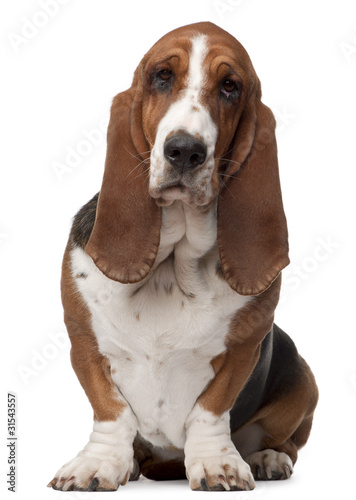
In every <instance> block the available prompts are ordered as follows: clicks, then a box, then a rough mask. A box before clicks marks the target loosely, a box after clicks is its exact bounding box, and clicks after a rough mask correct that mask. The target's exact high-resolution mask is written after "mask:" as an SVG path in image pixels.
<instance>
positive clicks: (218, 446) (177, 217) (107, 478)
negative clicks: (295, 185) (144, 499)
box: [49, 23, 318, 491]
mask: <svg viewBox="0 0 356 500" xmlns="http://www.w3.org/2000/svg"><path fill="white" fill-rule="evenodd" d="M288 263H289V260H288V235H287V225H286V219H285V215H284V211H283V205H282V196H281V190H280V182H279V173H278V163H277V147H276V141H275V120H274V117H273V114H272V112H271V111H270V109H269V108H267V107H266V106H265V105H264V104H262V102H261V86H260V81H259V79H258V77H257V76H256V73H255V70H254V68H253V66H252V64H251V61H250V59H249V56H248V55H247V53H246V51H245V50H244V48H243V47H242V46H241V45H240V43H239V42H237V40H236V39H235V38H234V37H233V36H231V35H230V34H228V33H227V32H225V31H223V30H222V29H221V28H219V27H217V26H215V25H214V24H211V23H198V24H193V25H189V26H185V27H182V28H179V29H176V30H174V31H172V32H170V33H168V34H167V35H165V36H164V37H163V38H161V39H160V40H159V41H158V42H157V43H156V44H155V45H154V46H153V47H152V48H151V50H150V51H149V52H148V53H147V54H146V55H145V56H144V57H143V59H142V61H141V62H140V64H139V66H138V68H137V69H136V71H135V74H134V78H133V83H132V86H131V88H130V89H128V90H126V91H125V92H122V93H120V94H118V95H117V96H116V97H115V98H114V100H113V104H112V108H111V118H110V123H109V127H108V135H107V156H106V163H105V172H104V178H103V182H102V187H101V190H100V193H99V194H97V195H96V196H94V198H93V199H92V200H91V201H89V202H88V203H87V204H86V205H85V206H84V207H83V208H82V209H81V210H80V211H79V212H78V214H77V215H76V216H75V218H74V223H73V226H72V230H71V233H70V237H69V242H68V245H67V248H66V251H65V255H64V260H63V272H62V282H61V286H62V301H63V306H64V317H65V323H66V326H67V329H68V333H69V336H70V340H71V344H72V348H71V361H72V365H73V368H74V370H75V372H76V374H77V376H78V379H79V381H80V383H81V385H82V387H83V389H84V391H85V393H86V395H87V397H88V398H89V401H90V403H91V405H92V407H93V411H94V427H93V432H92V433H91V434H90V439H89V442H88V444H87V445H86V446H85V447H84V449H83V450H82V451H80V452H79V454H78V455H77V456H76V457H75V458H74V459H73V460H71V461H70V462H68V463H67V464H65V465H64V466H63V467H62V468H61V469H60V470H59V471H58V472H57V474H56V475H55V478H54V479H53V480H52V481H51V482H50V483H49V486H51V487H53V488H54V489H57V490H63V491H65V490H86V491H94V490H95V491H104V490H116V489H117V488H118V486H119V485H124V484H125V483H126V482H127V481H128V480H134V479H137V478H138V477H139V476H140V474H142V475H144V476H145V477H147V478H150V479H156V480H165V479H178V478H188V480H189V485H190V487H191V489H193V490H209V491H210V490H252V489H253V488H254V487H255V480H260V479H262V480H270V479H285V478H288V477H290V475H291V474H292V472H293V466H294V464H295V462H296V460H297V452H298V450H299V448H300V447H302V446H303V445H304V444H305V443H306V441H307V439H308V437H309V433H310V429H311V425H312V419H313V412H314V409H315V406H316V404H317V399H318V390H317V386H316V383H315V379H314V376H313V374H312V372H311V370H310V368H309V366H308V365H307V364H306V362H305V361H304V360H303V358H302V357H301V356H300V355H299V354H298V352H297V350H296V347H295V345H294V343H293V342H292V340H291V339H290V338H289V337H288V336H287V334H286V333H284V332H283V331H282V330H281V329H280V328H279V327H278V326H276V325H275V324H274V322H273V321H274V310H275V308H276V306H277V303H278V298H279V290H280V285H281V270H282V269H283V268H284V267H285V266H287V264H288Z"/></svg>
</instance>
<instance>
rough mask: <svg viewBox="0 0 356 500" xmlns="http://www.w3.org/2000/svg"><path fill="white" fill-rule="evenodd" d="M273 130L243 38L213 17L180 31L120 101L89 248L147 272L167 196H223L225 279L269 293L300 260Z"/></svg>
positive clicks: (246, 290)
mask: <svg viewBox="0 0 356 500" xmlns="http://www.w3.org/2000/svg"><path fill="white" fill-rule="evenodd" d="M274 131H275V120H274V117H273V114H272V113H271V111H270V110H269V109H268V108H267V107H266V106H265V105H264V104H263V103H262V102H261V87H260V82H259V80H258V78H257V76H256V73H255V71H254V69H253V66H252V63H251V61H250V58H249V56H248V54H247V52H246V51H245V49H244V48H243V47H242V46H241V44H240V43H239V42H238V41H237V40H236V39H235V38H234V37H232V36H231V35H229V34H228V33H227V32H225V31H224V30H222V29H221V28H219V27H218V26H215V25H213V24H211V23H198V24H195V25H193V26H185V27H183V28H179V29H178V30H175V31H173V32H170V33H169V34H167V35H166V36H164V37H163V38H161V40H159V41H158V42H157V43H156V44H155V45H154V46H153V47H152V48H151V50H150V51H149V52H148V53H147V54H146V55H145V56H144V58H143V59H142V61H141V62H140V64H139V65H138V67H137V69H136V71H135V76H134V79H133V82H132V86H131V88H130V89H128V90H127V91H125V92H121V93H120V94H118V95H117V96H116V97H115V99H114V101H113V105H112V109H111V118H110V124H109V128H108V147H107V155H106V165H105V173H104V179H103V184H102V188H101V191H100V197H99V202H98V208H97V212H96V219H95V226H94V229H93V231H92V233H91V236H90V239H89V241H88V244H87V246H86V251H87V253H88V254H89V255H90V256H91V257H92V258H93V260H94V262H95V263H96V265H97V266H98V267H99V269H100V270H101V271H102V272H103V273H104V274H105V275H106V276H108V277H109V278H111V279H113V280H116V281H119V282H122V283H137V282H139V281H141V280H143V279H144V278H145V277H146V276H147V275H148V273H149V272H150V270H151V269H152V266H153V265H154V262H155V259H156V256H157V253H158V250H159V247H160V241H161V229H162V224H161V222H162V214H163V213H164V207H165V206H168V205H170V204H172V203H173V202H174V201H176V200H180V201H181V202H183V204H189V205H193V206H194V207H199V208H200V209H201V210H209V209H211V210H214V209H215V207H217V209H216V215H217V247H218V252H219V260H220V264H221V269H222V271H223V275H224V278H225V279H226V281H227V282H228V283H229V285H230V286H231V288H232V289H233V290H235V291H237V292H238V293H240V294H241V295H258V294H260V293H262V291H264V290H265V289H266V288H268V287H269V286H270V285H271V283H272V282H273V281H274V280H275V279H276V277H277V276H278V275H279V273H280V271H281V269H283V267H284V266H285V265H286V264H287V263H288V262H289V260H288V255H287V253H288V237H287V227H286V220H285V216H284V211H283V204H282V197H281V191H280V185H279V174H278V161H277V147H276V141H275V132H274ZM213 200H214V202H216V203H215V204H214V203H213ZM162 207H163V208H162ZM109 235H110V236H109Z"/></svg>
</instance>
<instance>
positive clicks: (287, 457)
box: [232, 358, 318, 480]
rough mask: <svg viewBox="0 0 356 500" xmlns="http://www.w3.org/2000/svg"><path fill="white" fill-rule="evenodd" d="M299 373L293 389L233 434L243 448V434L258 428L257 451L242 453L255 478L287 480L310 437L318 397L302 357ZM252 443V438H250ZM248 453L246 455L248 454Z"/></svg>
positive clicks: (308, 369)
mask: <svg viewBox="0 0 356 500" xmlns="http://www.w3.org/2000/svg"><path fill="white" fill-rule="evenodd" d="M299 367H300V370H299V372H300V375H299V378H298V381H297V384H296V386H295V387H294V389H292V390H290V391H289V392H288V393H287V394H285V395H284V396H283V397H282V398H280V399H277V400H276V401H271V402H270V403H269V404H267V405H266V406H264V407H262V408H261V409H260V410H259V411H258V412H257V413H256V415H255V416H254V417H253V418H252V419H251V421H250V422H249V423H247V425H246V426H244V428H241V429H240V430H238V431H236V433H234V434H233V435H232V440H233V442H234V443H235V445H236V447H237V449H239V450H243V445H241V443H242V442H243V441H246V439H244V434H246V435H248V434H249V429H253V428H258V430H259V432H258V434H259V439H258V442H256V443H255V450H253V445H252V447H251V446H250V449H249V451H248V453H246V454H245V453H243V452H242V454H243V456H244V458H245V457H246V458H245V460H246V462H247V463H248V464H249V465H250V467H251V470H252V473H253V475H254V478H255V479H256V480H259V479H262V480H271V479H287V478H289V477H290V476H291V474H292V473H293V466H294V464H295V462H296V461H297V457H298V450H299V449H300V448H301V447H302V446H304V445H305V443H306V442H307V440H308V437H309V434H310V430H311V426H312V421H313V413H314V409H315V407H316V404H317V400H318V389H317V386H316V384H315V380H314V376H313V374H312V372H311V371H310V368H309V367H308V365H307V364H306V363H305V361H304V360H303V359H302V358H300V359H299ZM250 443H251V438H250ZM246 455H247V456H246Z"/></svg>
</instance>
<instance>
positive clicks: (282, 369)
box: [230, 324, 303, 432]
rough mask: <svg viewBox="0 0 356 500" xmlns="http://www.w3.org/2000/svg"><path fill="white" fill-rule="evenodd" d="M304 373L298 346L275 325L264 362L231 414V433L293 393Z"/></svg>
mask: <svg viewBox="0 0 356 500" xmlns="http://www.w3.org/2000/svg"><path fill="white" fill-rule="evenodd" d="M302 370H303V364H302V361H301V358H300V356H299V354H298V351H297V348H296V347H295V345H294V342H293V341H292V339H291V338H290V337H289V336H288V335H287V334H286V333H285V332H284V331H283V330H281V329H280V328H279V327H278V326H277V325H275V324H274V325H273V329H272V330H271V331H270V332H269V333H268V334H267V336H266V337H265V338H264V340H263V342H262V347H261V355H260V359H259V360H258V363H257V365H256V367H255V369H254V371H253V372H252V374H251V377H250V378H249V380H248V382H247V384H246V385H245V387H244V388H243V390H242V391H241V393H240V394H239V396H238V398H237V400H236V401H235V404H234V406H233V408H232V409H231V411H230V427H231V431H232V432H235V431H236V430H237V429H238V428H239V427H241V426H242V425H243V424H244V423H245V422H247V421H248V420H249V419H250V418H251V417H252V416H253V415H254V414H255V413H256V411H257V410H258V409H259V408H261V407H262V406H265V405H266V404H268V403H269V402H271V401H276V400H278V399H280V398H282V397H283V396H284V395H285V394H287V393H288V392H290V391H291V390H293V388H294V387H295V385H296V384H297V383H298V380H300V375H301V372H302Z"/></svg>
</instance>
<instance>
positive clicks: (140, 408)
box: [72, 210, 249, 447]
mask: <svg viewBox="0 0 356 500" xmlns="http://www.w3.org/2000/svg"><path fill="white" fill-rule="evenodd" d="M172 217H173V218H175V219H174V220H172ZM172 222H173V223H174V224H173V226H172ZM179 222H180V224H179ZM212 225H213V221H212ZM169 228H175V229H171V231H170V230H169ZM177 228H180V229H177ZM191 229H192V228H187V226H186V224H183V223H182V218H181V217H180V212H179V211H178V212H177V211H176V210H171V211H167V212H166V216H165V218H164V220H163V225H162V238H161V246H160V251H159V254H158V256H157V261H156V265H155V268H154V269H153V270H152V271H151V273H150V274H149V276H148V278H146V280H145V281H144V282H141V283H139V284H135V285H123V284H120V283H117V282H114V281H112V280H110V279H108V278H107V277H106V276H104V275H103V274H102V273H101V272H100V271H99V269H98V268H97V267H96V266H95V264H94V263H93V261H92V260H91V258H90V257H89V256H88V255H87V254H86V253H85V252H84V251H83V250H82V249H80V248H76V249H74V250H73V251H72V271H73V276H74V277H75V279H76V283H77V285H78V288H79V290H80V292H81V294H82V296H83V298H84V300H85V302H86V304H87V305H88V307H89V309H90V311H91V314H92V327H93V331H94V333H95V335H96V337H97V340H98V345H99V349H100V352H101V353H102V354H104V355H105V356H107V357H108V358H109V360H110V363H111V371H112V378H113V380H114V382H115V384H116V385H117V387H118V389H119V390H120V392H121V393H122V395H123V396H124V397H125V398H126V400H127V401H128V403H129V404H130V406H131V408H132V410H133V411H134V412H135V414H136V417H137V419H138V423H139V429H140V433H141V434H142V435H143V437H145V439H147V440H148V441H150V442H151V443H153V444H154V445H157V446H167V445H169V444H173V445H174V446H177V447H183V445H184V440H185V430H184V423H185V420H186V418H187V416H188V414H189V412H190V411H191V409H192V407H193V405H194V403H195V401H196V400H197V398H198V397H199V395H200V394H201V393H202V391H203V390H204V388H205V387H206V386H207V384H208V383H209V381H210V380H211V379H212V378H213V376H214V372H213V369H212V366H211V363H210V362H211V360H212V358H214V357H215V356H217V355H218V354H220V353H221V352H223V351H224V350H225V343H224V341H225V336H226V334H227V332H228V328H229V323H230V321H231V318H232V316H233V315H234V313H236V311H237V310H238V309H240V308H241V307H243V306H244V305H246V303H247V302H248V300H249V298H248V297H242V296H240V295H238V294H237V293H235V292H233V291H232V290H231V289H230V287H229V286H228V285H227V284H226V283H225V282H224V281H223V280H222V279H221V278H219V277H218V276H217V275H216V261H217V250H216V247H215V245H214V242H215V240H216V236H215V234H214V231H210V234H209V230H208V231H207V228H206V227H205V231H204V238H205V248H203V245H202V247H201V248H200V247H199V244H198V243H195V244H194V238H195V241H196V242H198V241H199V234H198V233H199V230H201V229H202V228H199V227H198V228H196V231H194V232H192V233H191V234H192V237H190V234H189V233H190V230H191ZM208 229H209V228H208ZM173 249H174V254H173V253H172V251H173ZM207 249H208V251H207Z"/></svg>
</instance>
